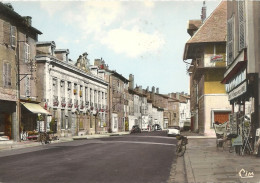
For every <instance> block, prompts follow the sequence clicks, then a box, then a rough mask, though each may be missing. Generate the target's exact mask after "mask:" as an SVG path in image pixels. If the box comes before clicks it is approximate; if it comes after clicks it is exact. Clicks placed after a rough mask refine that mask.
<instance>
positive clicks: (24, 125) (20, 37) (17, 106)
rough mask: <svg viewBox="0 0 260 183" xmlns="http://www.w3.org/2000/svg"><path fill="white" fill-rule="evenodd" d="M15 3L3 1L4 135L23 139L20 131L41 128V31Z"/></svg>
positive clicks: (0, 105) (0, 80) (0, 112)
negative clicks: (38, 85)
mask: <svg viewBox="0 0 260 183" xmlns="http://www.w3.org/2000/svg"><path fill="white" fill-rule="evenodd" d="M31 22H32V19H31V17H29V16H27V17H22V16H21V15H19V14H18V13H16V12H15V11H14V9H13V7H12V5H11V4H3V3H1V2H0V73H1V75H2V77H0V136H5V137H6V138H7V139H13V140H14V141H19V140H20V132H21V131H23V130H34V129H36V128H37V127H36V126H37V117H38V113H41V112H43V113H47V112H46V111H44V110H43V109H42V111H41V108H40V109H39V110H40V111H36V112H35V111H34V112H32V111H31V110H32V107H35V106H36V107H39V106H38V105H37V103H38V98H37V90H36V88H35V83H36V82H37V79H38V78H37V77H36V74H35V69H36V67H35V55H36V48H35V45H36V42H37V40H38V35H39V34H42V33H41V32H40V31H39V30H37V29H36V28H34V27H32V26H31Z"/></svg>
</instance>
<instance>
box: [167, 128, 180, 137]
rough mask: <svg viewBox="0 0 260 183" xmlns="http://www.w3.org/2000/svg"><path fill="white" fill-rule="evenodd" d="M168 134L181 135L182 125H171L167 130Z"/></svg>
mask: <svg viewBox="0 0 260 183" xmlns="http://www.w3.org/2000/svg"><path fill="white" fill-rule="evenodd" d="M167 135H168V136H174V137H175V136H177V135H180V127H179V126H169V127H168V130H167Z"/></svg>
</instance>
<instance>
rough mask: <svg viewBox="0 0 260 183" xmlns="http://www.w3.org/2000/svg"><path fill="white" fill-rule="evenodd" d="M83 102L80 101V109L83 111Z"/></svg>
mask: <svg viewBox="0 0 260 183" xmlns="http://www.w3.org/2000/svg"><path fill="white" fill-rule="evenodd" d="M84 107H85V106H84V102H83V101H80V109H84Z"/></svg>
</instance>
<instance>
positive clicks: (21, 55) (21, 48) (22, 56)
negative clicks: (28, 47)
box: [19, 42, 25, 61]
mask: <svg viewBox="0 0 260 183" xmlns="http://www.w3.org/2000/svg"><path fill="white" fill-rule="evenodd" d="M24 47H25V46H24V42H19V59H20V60H21V61H25V50H24Z"/></svg>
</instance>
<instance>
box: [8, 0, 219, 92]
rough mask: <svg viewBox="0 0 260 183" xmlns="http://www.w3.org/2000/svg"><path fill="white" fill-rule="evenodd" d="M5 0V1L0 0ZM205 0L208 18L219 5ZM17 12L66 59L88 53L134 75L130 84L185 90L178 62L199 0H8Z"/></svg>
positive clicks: (184, 76)
mask: <svg viewBox="0 0 260 183" xmlns="http://www.w3.org/2000/svg"><path fill="white" fill-rule="evenodd" d="M4 2H8V1H4ZM219 2H220V1H219V0H218V1H206V6H207V17H208V16H209V15H210V14H211V13H212V11H213V10H214V9H215V8H216V7H217V5H218V4H219ZM11 3H12V5H13V7H14V10H15V11H16V12H17V13H19V14H20V15H21V16H31V17H32V25H33V26H34V27H35V28H37V29H39V30H40V31H41V32H43V34H42V35H40V36H39V41H55V43H56V46H57V48H58V49H65V48H66V49H69V50H70V55H69V58H71V59H72V60H74V61H76V60H77V58H78V56H79V55H80V54H82V53H84V52H88V54H89V56H88V57H89V59H90V61H91V63H93V60H94V59H95V58H101V57H102V58H103V59H104V60H105V62H106V64H108V65H109V68H110V69H111V70H116V71H117V72H118V73H120V74H122V75H123V76H124V77H126V78H128V76H129V74H133V75H134V77H135V84H137V85H142V86H143V88H146V87H147V86H149V87H150V89H151V87H152V86H155V87H158V88H159V90H160V93H162V94H167V93H170V92H182V91H184V92H188V91H189V77H188V75H187V74H186V65H185V63H184V62H183V61H182V56H183V50H184V45H185V43H186V41H187V40H188V39H189V38H190V36H189V35H188V33H187V23H188V20H190V19H200V15H201V7H202V4H203V1H54V2H53V1H11Z"/></svg>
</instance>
